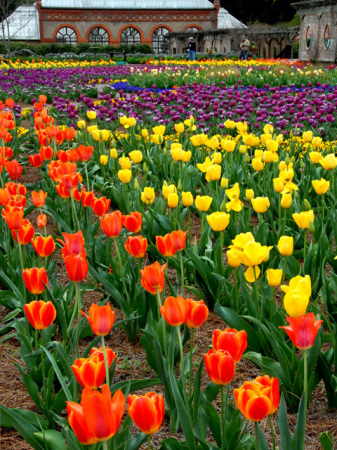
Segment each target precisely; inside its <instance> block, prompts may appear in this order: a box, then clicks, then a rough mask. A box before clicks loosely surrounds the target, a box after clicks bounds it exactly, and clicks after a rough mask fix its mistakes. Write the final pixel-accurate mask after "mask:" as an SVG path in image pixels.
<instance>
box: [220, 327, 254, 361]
mask: <svg viewBox="0 0 337 450" xmlns="http://www.w3.org/2000/svg"><path fill="white" fill-rule="evenodd" d="M212 344H213V347H214V348H215V349H216V350H226V351H227V352H228V353H229V354H230V355H231V356H232V358H233V360H234V362H235V364H237V363H238V362H239V361H240V359H241V356H242V354H243V352H244V351H245V350H246V348H247V333H246V331H245V330H241V331H237V330H235V329H232V328H226V329H225V330H224V331H221V330H219V329H218V330H214V331H213V336H212Z"/></svg>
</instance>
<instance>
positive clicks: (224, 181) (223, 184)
mask: <svg viewBox="0 0 337 450" xmlns="http://www.w3.org/2000/svg"><path fill="white" fill-rule="evenodd" d="M220 186H221V187H222V189H227V188H228V178H221V184H220Z"/></svg>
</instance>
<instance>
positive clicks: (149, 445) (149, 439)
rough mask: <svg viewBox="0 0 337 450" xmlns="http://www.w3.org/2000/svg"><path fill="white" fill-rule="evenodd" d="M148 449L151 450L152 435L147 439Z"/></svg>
mask: <svg viewBox="0 0 337 450" xmlns="http://www.w3.org/2000/svg"><path fill="white" fill-rule="evenodd" d="M147 449H148V450H151V434H149V435H148V437H147Z"/></svg>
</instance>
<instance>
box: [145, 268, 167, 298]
mask: <svg viewBox="0 0 337 450" xmlns="http://www.w3.org/2000/svg"><path fill="white" fill-rule="evenodd" d="M165 267H166V264H164V265H163V266H161V265H160V264H159V262H158V261H156V262H154V263H153V264H151V266H146V267H144V270H141V271H140V273H141V274H142V281H141V282H142V286H143V288H144V289H146V290H147V291H148V292H150V294H156V293H157V289H158V292H159V293H160V292H162V290H163V289H164V285H165V275H164V271H165Z"/></svg>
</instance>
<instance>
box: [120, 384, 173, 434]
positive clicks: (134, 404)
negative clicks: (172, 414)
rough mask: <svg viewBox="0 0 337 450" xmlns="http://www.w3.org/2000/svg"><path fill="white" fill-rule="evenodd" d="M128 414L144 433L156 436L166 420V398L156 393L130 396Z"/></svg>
mask: <svg viewBox="0 0 337 450" xmlns="http://www.w3.org/2000/svg"><path fill="white" fill-rule="evenodd" d="M128 413H129V416H130V417H131V419H132V420H133V421H134V423H135V424H136V425H137V427H138V428H140V430H141V431H142V432H143V433H145V434H148V435H151V434H154V433H156V432H157V431H158V430H159V428H160V427H161V425H162V423H163V420H164V415H165V403H164V397H163V396H162V395H158V394H156V393H155V392H148V393H147V394H145V395H129V396H128Z"/></svg>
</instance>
